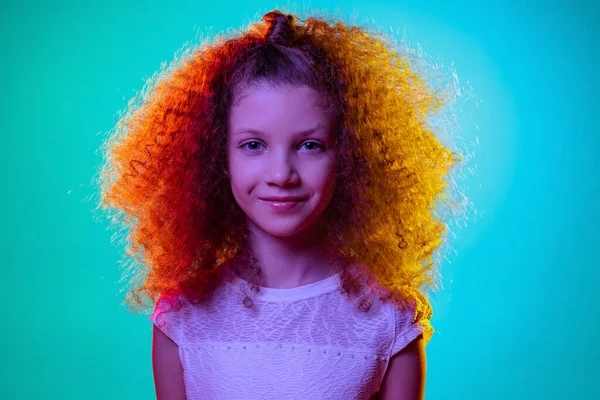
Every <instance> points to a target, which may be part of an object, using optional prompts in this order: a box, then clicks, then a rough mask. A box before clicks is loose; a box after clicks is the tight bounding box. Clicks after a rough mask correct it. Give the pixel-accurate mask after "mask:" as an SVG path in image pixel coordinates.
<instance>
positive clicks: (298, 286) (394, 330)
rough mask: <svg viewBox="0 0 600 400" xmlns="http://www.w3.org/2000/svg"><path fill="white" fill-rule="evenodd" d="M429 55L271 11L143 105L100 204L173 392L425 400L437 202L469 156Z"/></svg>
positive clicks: (112, 160)
mask: <svg viewBox="0 0 600 400" xmlns="http://www.w3.org/2000/svg"><path fill="white" fill-rule="evenodd" d="M415 67H416V66H415V64H414V63H413V60H411V58H410V57H409V56H408V55H404V56H402V55H401V54H400V53H399V52H398V51H397V50H395V48H394V46H393V45H392V44H390V43H388V42H387V41H386V40H385V38H384V37H383V36H382V35H378V34H376V33H372V32H368V31H367V30H366V29H365V28H360V27H357V26H348V25H346V24H345V23H343V22H328V21H326V20H325V19H323V18H317V17H310V18H308V19H306V20H304V21H302V20H299V19H297V18H296V17H294V16H293V15H288V14H283V13H281V12H279V11H272V12H269V13H267V14H266V15H265V16H264V17H263V18H262V20H261V21H260V22H258V23H255V24H253V25H251V26H250V27H249V29H248V30H247V31H246V32H242V33H239V34H236V35H234V36H233V37H229V38H224V39H219V40H217V41H215V42H214V43H212V44H204V45H203V46H201V47H199V48H196V49H193V50H192V51H191V52H189V53H187V54H185V55H184V56H182V57H181V59H180V60H179V62H178V63H175V64H173V65H172V66H171V67H169V68H167V69H166V70H165V71H164V72H163V73H162V74H161V75H159V76H158V77H157V78H156V79H155V81H154V82H153V84H152V85H151V86H149V87H148V88H147V90H146V91H145V92H144V93H143V95H142V96H141V97H140V99H139V101H138V102H133V103H130V105H129V110H128V112H127V113H126V115H124V116H123V117H122V118H121V120H120V122H119V124H118V125H117V128H116V130H115V132H114V133H113V135H112V136H111V138H110V140H109V141H108V142H107V144H106V149H105V151H106V153H105V154H106V163H105V164H104V167H103V170H102V179H103V180H102V195H103V198H102V200H103V202H102V204H103V205H104V206H106V207H111V208H114V209H117V210H122V211H123V212H124V214H125V222H126V223H128V224H130V225H129V226H130V228H131V229H130V232H129V236H128V238H129V240H130V244H131V246H130V248H129V251H128V253H129V254H131V255H134V256H136V259H137V260H138V261H139V265H142V268H139V270H137V271H134V274H133V276H132V278H131V283H132V285H133V287H132V289H131V290H130V292H129V294H128V297H127V301H128V303H129V304H130V305H131V306H132V307H134V308H136V309H140V308H143V307H144V306H150V307H151V308H153V309H154V312H153V313H152V316H151V320H152V322H153V323H154V325H153V329H154V330H153V332H154V333H153V356H152V359H153V370H154V379H155V386H156V393H157V398H158V399H159V400H169V399H186V398H187V399H189V400H196V399H281V398H287V399H370V398H381V399H422V398H423V396H424V385H425V371H426V369H425V350H424V347H425V345H426V344H427V342H428V341H429V340H430V338H431V335H432V333H433V328H432V326H431V324H430V317H431V315H432V311H431V307H430V305H429V302H428V300H427V298H426V297H425V296H424V294H423V290H424V288H425V287H427V286H432V285H434V284H435V279H434V278H435V274H434V266H433V262H432V261H431V258H432V253H433V252H434V250H435V249H436V248H437V247H439V246H440V245H441V242H442V235H443V233H444V228H445V225H444V224H443V223H442V222H440V221H437V220H436V219H434V217H433V216H434V211H433V208H434V206H435V205H438V203H439V201H438V200H439V197H440V196H438V195H443V190H444V188H445V187H446V184H447V182H446V180H445V176H446V175H447V173H448V171H449V169H450V168H451V167H452V166H453V165H454V164H455V163H457V162H458V161H459V160H460V158H459V157H457V156H456V154H455V153H453V152H452V151H450V150H448V149H447V148H446V147H444V146H442V145H441V144H440V142H439V141H438V140H437V139H436V137H435V135H434V134H433V131H432V128H431V126H432V125H431V124H430V122H431V121H430V116H431V115H432V113H433V111H436V110H437V109H438V108H439V107H440V106H442V105H443V104H444V101H445V100H446V98H444V97H443V96H442V93H441V92H435V93H434V92H433V91H430V90H429V88H428V86H427V85H426V82H425V80H424V79H423V78H422V77H421V76H420V75H419V74H417V73H416V69H415ZM442 197H443V196H442ZM443 198H444V199H446V198H445V197H443ZM449 205H450V204H449Z"/></svg>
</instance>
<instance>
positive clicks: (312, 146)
mask: <svg viewBox="0 0 600 400" xmlns="http://www.w3.org/2000/svg"><path fill="white" fill-rule="evenodd" d="M305 145H309V146H307V147H306V149H307V150H308V151H315V150H321V149H323V146H322V145H321V144H320V143H318V142H310V141H309V142H304V143H302V146H305ZM260 146H262V143H260V142H257V141H256V140H251V141H249V142H246V143H244V144H243V145H242V147H243V148H245V149H247V150H250V151H258V150H260Z"/></svg>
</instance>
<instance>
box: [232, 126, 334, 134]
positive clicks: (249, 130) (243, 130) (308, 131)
mask: <svg viewBox="0 0 600 400" xmlns="http://www.w3.org/2000/svg"><path fill="white" fill-rule="evenodd" d="M321 128H323V125H321V124H319V125H317V126H315V127H314V128H310V129H304V130H302V131H298V132H295V133H294V135H298V136H304V135H309V134H311V133H314V132H316V131H318V130H319V129H321ZM243 133H251V134H254V135H264V132H262V131H260V130H258V129H252V128H241V129H236V130H235V132H234V133H233V135H232V136H238V135H241V134H243Z"/></svg>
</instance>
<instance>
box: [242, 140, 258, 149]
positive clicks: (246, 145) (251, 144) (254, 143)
mask: <svg viewBox="0 0 600 400" xmlns="http://www.w3.org/2000/svg"><path fill="white" fill-rule="evenodd" d="M260 146H262V143H260V142H257V141H256V140H251V141H249V142H246V143H244V144H243V145H242V147H243V148H245V149H247V150H250V151H258V150H260Z"/></svg>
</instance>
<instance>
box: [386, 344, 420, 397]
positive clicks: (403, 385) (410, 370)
mask: <svg viewBox="0 0 600 400" xmlns="http://www.w3.org/2000/svg"><path fill="white" fill-rule="evenodd" d="M425 375H426V353H425V339H424V338H423V334H419V335H418V336H417V337H416V338H414V339H413V340H412V341H411V342H410V343H408V344H407V345H406V346H404V347H403V348H402V350H400V351H399V352H398V353H396V354H395V355H394V356H393V357H392V358H391V359H390V363H389V366H388V368H387V371H386V374H385V376H384V378H383V382H382V384H381V388H380V390H379V393H380V398H381V399H382V400H388V399H397V400H399V399H403V400H409V399H410V400H421V399H423V398H424V393H425Z"/></svg>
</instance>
